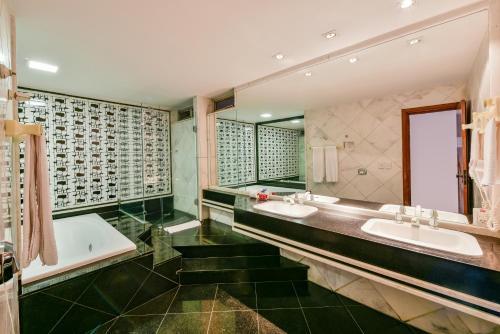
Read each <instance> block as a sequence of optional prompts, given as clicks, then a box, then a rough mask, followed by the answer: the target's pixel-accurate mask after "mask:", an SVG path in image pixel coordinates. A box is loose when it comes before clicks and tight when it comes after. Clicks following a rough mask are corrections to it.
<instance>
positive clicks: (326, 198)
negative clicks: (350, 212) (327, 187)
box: [311, 194, 339, 204]
mask: <svg viewBox="0 0 500 334" xmlns="http://www.w3.org/2000/svg"><path fill="white" fill-rule="evenodd" d="M311 196H312V201H313V202H318V203H326V204H333V203H336V202H338V201H339V199H338V198H337V197H331V196H322V195H316V194H314V195H311Z"/></svg>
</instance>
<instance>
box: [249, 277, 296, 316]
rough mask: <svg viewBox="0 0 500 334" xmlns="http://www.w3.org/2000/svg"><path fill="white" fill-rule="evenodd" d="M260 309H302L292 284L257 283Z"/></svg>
mask: <svg viewBox="0 0 500 334" xmlns="http://www.w3.org/2000/svg"><path fill="white" fill-rule="evenodd" d="M257 307H258V309H274V308H300V304H299V299H298V298H297V294H296V293H295V289H294V287H293V284H292V282H262V283H260V282H259V283H257Z"/></svg>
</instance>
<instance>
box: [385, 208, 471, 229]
mask: <svg viewBox="0 0 500 334" xmlns="http://www.w3.org/2000/svg"><path fill="white" fill-rule="evenodd" d="M378 211H380V212H388V213H396V212H397V211H399V205H396V204H384V205H382V207H381V208H380V209H379V210H378ZM405 212H406V215H407V216H414V215H415V208H414V207H413V206H405ZM437 213H438V220H444V221H447V222H451V223H456V224H468V223H469V220H468V219H467V217H466V216H464V215H462V214H460V213H454V212H448V211H439V210H438V212H437ZM431 215H432V210H431V209H424V208H422V217H423V218H430V217H431Z"/></svg>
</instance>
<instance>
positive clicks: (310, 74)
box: [304, 72, 313, 77]
mask: <svg viewBox="0 0 500 334" xmlns="http://www.w3.org/2000/svg"><path fill="white" fill-rule="evenodd" d="M304 75H305V76H306V77H310V76H312V75H313V74H312V72H306V73H304Z"/></svg>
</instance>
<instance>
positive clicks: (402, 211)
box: [394, 205, 406, 224]
mask: <svg viewBox="0 0 500 334" xmlns="http://www.w3.org/2000/svg"><path fill="white" fill-rule="evenodd" d="M405 213H406V210H405V207H404V205H400V206H399V209H398V211H396V213H395V215H394V216H395V220H396V223H398V224H403V215H404V214H405Z"/></svg>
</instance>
